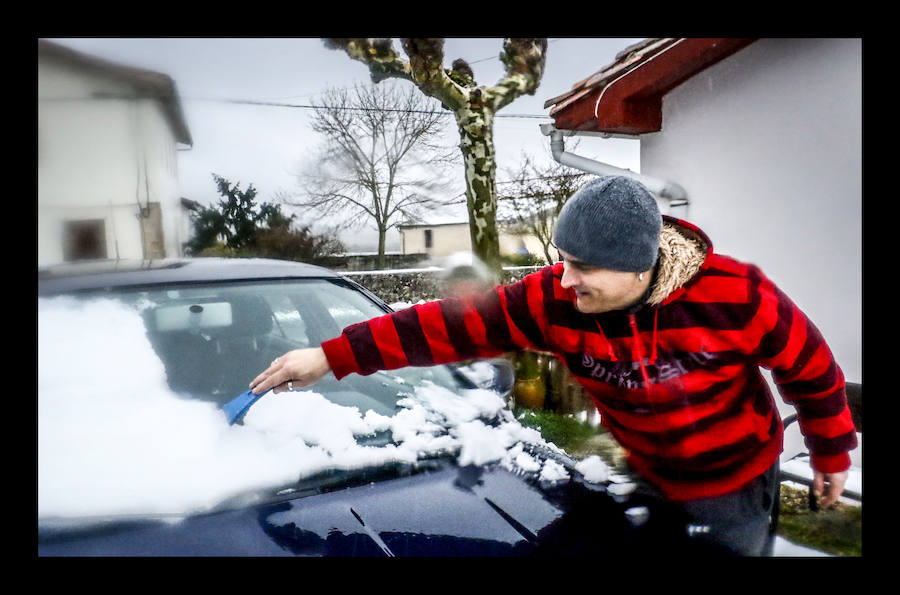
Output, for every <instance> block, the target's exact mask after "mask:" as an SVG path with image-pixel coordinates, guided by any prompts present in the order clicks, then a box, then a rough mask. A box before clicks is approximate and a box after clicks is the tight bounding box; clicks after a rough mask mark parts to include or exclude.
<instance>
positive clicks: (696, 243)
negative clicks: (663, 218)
mask: <svg viewBox="0 0 900 595" xmlns="http://www.w3.org/2000/svg"><path fill="white" fill-rule="evenodd" d="M706 252H707V245H706V242H704V241H703V240H702V239H700V238H699V237H698V236H697V235H695V234H693V233H691V231H689V230H687V229H685V228H683V227H681V226H678V225H675V224H673V223H668V222H667V223H664V224H663V227H662V230H661V231H660V234H659V267H658V269H657V272H656V280H655V281H654V285H653V291H651V293H650V297H648V298H647V301H646V303H647V304H649V305H651V306H655V305H657V304H659V303H661V302H662V301H663V300H665V299H666V298H667V297H668V296H669V295H670V294H671V293H672V292H673V291H675V290H677V289H678V288H680V287H682V286H683V285H684V284H685V283H687V282H688V281H689V280H690V279H691V278H692V277H693V276H694V275H695V274H697V271H699V270H700V266H701V265H702V264H703V261H704V260H706Z"/></svg>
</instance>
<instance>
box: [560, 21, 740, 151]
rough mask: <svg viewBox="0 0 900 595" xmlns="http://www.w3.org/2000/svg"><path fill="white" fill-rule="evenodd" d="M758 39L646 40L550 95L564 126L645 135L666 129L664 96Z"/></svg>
mask: <svg viewBox="0 0 900 595" xmlns="http://www.w3.org/2000/svg"><path fill="white" fill-rule="evenodd" d="M753 41H755V39H754V38H718V37H717V38H698V37H685V38H674V37H663V38H651V39H645V40H644V41H642V42H639V43H637V44H634V45H631V46H629V47H627V48H625V49H624V50H622V51H621V52H619V53H618V54H617V55H616V59H615V61H613V63H612V64H609V65H608V66H606V67H604V68H603V69H601V70H599V71H597V72H595V73H594V74H592V75H590V76H589V77H587V78H585V79H583V80H580V81H578V82H576V83H575V84H574V85H572V88H571V89H569V90H568V91H566V92H565V93H562V94H560V95H557V96H556V97H553V98H551V99H548V100H547V101H546V102H545V103H544V108H548V107H550V106H554V107H553V108H552V109H551V110H550V117H551V118H553V120H554V126H555V127H556V128H557V129H559V130H581V131H591V132H608V133H613V134H643V133H647V132H657V131H659V130H660V128H661V127H662V97H663V95H665V94H666V93H668V92H669V91H671V90H672V89H674V88H675V87H677V86H678V85H680V84H681V83H683V82H684V81H686V80H687V79H689V78H690V77H692V76H694V75H695V74H697V73H698V72H701V71H703V70H704V69H706V68H709V67H710V66H712V65H713V64H715V63H716V62H718V61H720V60H722V59H724V58H726V57H728V56H730V55H731V54H733V53H735V52H737V51H738V50H740V49H742V48H744V47H746V46H747V45H749V44H751V43H752V42H753Z"/></svg>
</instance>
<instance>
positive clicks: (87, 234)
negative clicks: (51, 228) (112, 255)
mask: <svg viewBox="0 0 900 595" xmlns="http://www.w3.org/2000/svg"><path fill="white" fill-rule="evenodd" d="M106 257H107V252H106V222H105V221H104V220H103V219H89V220H84V221H66V223H65V228H64V231H63V260H67V261H70V260H85V259H89V258H106Z"/></svg>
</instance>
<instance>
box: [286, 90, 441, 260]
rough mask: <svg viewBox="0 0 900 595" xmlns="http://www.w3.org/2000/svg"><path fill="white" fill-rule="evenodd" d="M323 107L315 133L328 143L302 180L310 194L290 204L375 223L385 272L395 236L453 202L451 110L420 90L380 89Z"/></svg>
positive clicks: (343, 93)
mask: <svg viewBox="0 0 900 595" xmlns="http://www.w3.org/2000/svg"><path fill="white" fill-rule="evenodd" d="M321 108H322V109H319V110H317V111H316V113H315V115H314V116H313V121H312V128H313V130H314V131H316V132H318V133H320V134H322V135H323V136H324V138H325V139H326V140H325V143H324V144H323V146H322V147H321V148H320V150H319V154H318V156H317V157H316V158H314V159H313V161H312V165H311V167H308V168H307V170H306V171H305V172H304V173H301V175H300V177H301V179H302V182H303V185H304V187H305V195H304V196H303V197H302V198H294V199H284V202H285V203H287V204H289V205H291V206H296V207H301V208H302V209H304V210H307V211H311V212H314V213H316V214H318V215H320V216H321V215H322V214H323V213H337V212H340V213H341V214H342V215H344V218H343V219H342V221H341V223H340V224H339V225H340V226H341V227H345V228H347V227H351V228H352V227H358V226H359V225H362V224H364V223H366V222H374V224H375V227H376V228H377V230H378V261H377V266H378V267H379V268H381V267H383V266H384V253H385V239H386V237H387V232H388V230H390V229H391V228H393V227H395V226H397V225H399V224H401V223H404V222H409V221H416V220H418V219H419V217H420V215H421V213H422V212H423V211H426V210H428V209H432V208H435V207H437V206H440V205H443V204H444V203H445V202H446V201H445V200H444V199H442V198H441V197H440V190H442V189H443V187H444V185H445V184H446V181H444V179H443V173H442V167H443V166H444V165H446V164H447V162H448V161H452V159H451V155H452V149H449V148H448V147H446V146H443V145H442V144H441V142H440V138H441V134H442V132H443V131H444V130H445V120H446V118H445V112H443V111H442V110H441V109H440V107H439V106H438V105H437V104H436V102H433V101H429V100H428V99H427V98H425V97H423V96H422V94H421V93H419V92H417V91H416V90H415V89H413V88H409V89H408V90H406V91H405V92H404V91H401V90H398V89H395V88H392V87H390V86H376V85H367V86H357V87H354V88H353V89H350V90H348V89H332V90H329V91H327V92H326V93H325V94H324V95H323V98H322V102H321Z"/></svg>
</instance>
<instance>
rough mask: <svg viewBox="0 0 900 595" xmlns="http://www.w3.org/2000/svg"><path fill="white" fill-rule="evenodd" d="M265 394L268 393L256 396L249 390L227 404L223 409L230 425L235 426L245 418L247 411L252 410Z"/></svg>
mask: <svg viewBox="0 0 900 595" xmlns="http://www.w3.org/2000/svg"><path fill="white" fill-rule="evenodd" d="M264 394H266V393H262V395H255V394H253V391H252V390H248V391H247V392H245V393H244V394H242V395H238V396H236V397H235V398H233V399H231V400H230V401H228V402H227V403H225V405H224V406H223V407H222V411H224V412H225V417H226V418H227V419H228V425H233V424H234V423H235V422H237V421H238V420H239V419H241V418H242V417H244V415H245V414H246V413H247V410H248V409H250V407H252V406H253V404H254V403H256V402H257V401H258V400H259V398H260V397H262V396H263V395H264Z"/></svg>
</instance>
